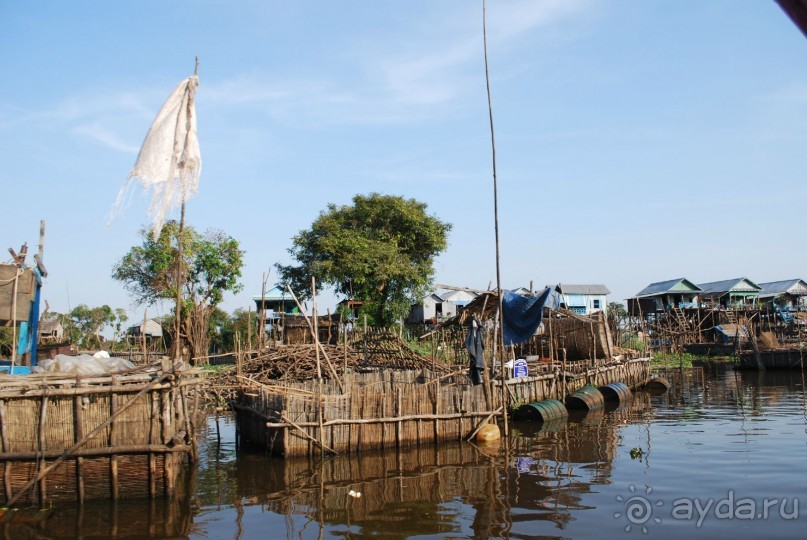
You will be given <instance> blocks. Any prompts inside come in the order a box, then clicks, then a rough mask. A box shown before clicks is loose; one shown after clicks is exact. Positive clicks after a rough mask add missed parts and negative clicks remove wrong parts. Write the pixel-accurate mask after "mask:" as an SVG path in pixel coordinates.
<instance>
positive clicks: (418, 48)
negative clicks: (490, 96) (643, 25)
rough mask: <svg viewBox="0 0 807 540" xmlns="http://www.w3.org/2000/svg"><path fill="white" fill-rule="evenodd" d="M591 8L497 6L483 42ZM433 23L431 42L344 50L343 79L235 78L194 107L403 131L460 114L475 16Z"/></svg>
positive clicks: (472, 80)
mask: <svg viewBox="0 0 807 540" xmlns="http://www.w3.org/2000/svg"><path fill="white" fill-rule="evenodd" d="M591 5H592V0H544V1H536V0H518V1H509V2H497V3H496V4H495V6H490V7H489V8H488V20H489V29H488V39H489V41H490V42H491V43H492V44H495V46H496V47H498V48H500V49H501V50H503V51H504V50H506V49H507V47H509V46H511V45H513V46H515V45H514V42H515V41H516V40H517V39H518V38H520V37H522V36H524V35H526V34H529V33H530V32H532V31H535V30H537V29H541V28H549V27H552V26H553V25H556V24H561V23H567V22H569V21H573V20H575V17H576V16H578V15H579V14H581V13H583V12H585V11H586V10H587V9H589V7H590V6H591ZM440 16H441V17H442V18H443V20H442V21H441V23H440V27H441V28H443V29H444V31H442V32H441V33H440V34H439V35H437V36H435V35H433V34H430V35H428V36H425V35H424V36H421V35H418V32H419V29H417V28H411V29H407V30H409V31H407V32H404V33H403V34H402V35H400V36H398V37H388V38H387V39H385V40H379V44H380V45H379V47H377V48H368V47H367V46H366V43H364V42H362V43H356V44H353V45H352V46H351V45H349V44H345V47H346V48H347V49H350V55H349V56H347V58H349V60H347V61H348V62H350V65H349V66H345V70H346V71H348V72H350V76H345V75H344V73H343V72H340V74H339V75H336V74H332V75H330V76H327V75H318V76H317V77H312V78H300V77H298V76H292V77H287V76H277V75H274V76H272V77H268V76H266V75H264V74H261V73H250V74H240V75H238V76H237V77H234V78H232V79H230V80H226V81H221V82H218V83H213V84H211V85H209V86H207V87H206V97H200V100H204V99H209V100H211V102H214V103H217V104H226V105H231V106H241V107H253V108H255V109H256V110H258V111H260V112H263V113H264V114H268V115H270V116H273V117H275V118H278V119H292V118H293V121H294V122H296V123H299V122H310V121H315V122H316V123H317V124H322V123H345V124H407V123H412V122H418V121H421V120H427V119H433V118H434V116H435V115H445V114H450V112H451V111H452V110H453V109H452V107H449V106H448V105H455V106H461V102H462V98H463V96H466V95H469V93H470V90H469V88H473V87H474V86H473V85H476V87H478V83H479V81H480V79H481V78H482V76H483V72H482V70H481V68H480V66H481V59H482V40H481V10H478V9H474V10H473V11H469V10H468V9H467V4H462V7H461V8H457V9H456V10H454V11H452V12H442V11H441V12H440ZM433 24H434V21H430V27H432V28H433ZM382 45H383V46H382Z"/></svg>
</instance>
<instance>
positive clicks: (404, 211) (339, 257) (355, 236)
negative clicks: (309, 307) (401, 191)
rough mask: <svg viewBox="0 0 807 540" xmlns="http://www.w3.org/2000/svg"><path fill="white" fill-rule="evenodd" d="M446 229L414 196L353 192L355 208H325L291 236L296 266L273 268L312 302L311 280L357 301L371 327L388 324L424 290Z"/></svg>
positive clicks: (285, 281) (286, 282) (447, 228)
mask: <svg viewBox="0 0 807 540" xmlns="http://www.w3.org/2000/svg"><path fill="white" fill-rule="evenodd" d="M450 230H451V225H450V224H448V223H443V222H442V221H440V220H439V219H437V218H436V217H434V216H430V215H428V214H427V213H426V204H424V203H421V202H418V201H416V200H415V199H404V198H403V197H397V196H391V195H380V194H378V193H371V194H370V195H367V196H365V195H356V196H355V197H353V204H352V205H345V206H336V205H334V204H329V205H328V208H327V210H325V211H323V212H321V213H320V215H319V217H318V218H317V219H316V220H314V222H313V223H312V224H311V228H310V229H308V230H304V231H300V233H299V234H297V235H296V236H295V237H294V239H293V245H292V247H291V248H290V249H289V253H290V254H291V256H292V258H293V259H294V260H295V261H297V264H296V265H288V266H284V265H281V264H277V265H276V267H277V270H278V273H279V274H280V282H281V284H282V285H283V286H286V285H288V286H291V288H292V289H293V290H294V291H295V293H296V294H297V295H298V296H300V297H301V298H303V299H307V298H310V296H311V278H312V276H313V277H315V278H316V279H317V289H321V288H324V287H326V286H332V287H334V289H335V290H336V292H337V293H339V294H342V295H344V296H345V297H347V298H355V299H358V300H361V301H362V302H364V305H363V306H362V313H363V314H366V315H367V318H368V322H369V323H370V324H372V325H376V326H387V325H389V324H391V323H393V322H396V321H398V320H400V319H401V318H403V317H404V316H406V314H407V312H408V310H409V306H410V305H411V304H412V302H413V301H415V300H416V299H418V298H420V297H422V296H423V295H425V294H426V292H427V291H428V289H429V287H430V286H431V281H432V277H433V275H434V259H435V258H436V257H437V255H439V254H440V253H441V252H442V251H443V250H444V249H445V248H446V246H447V245H448V240H447V238H448V233H449V231H450Z"/></svg>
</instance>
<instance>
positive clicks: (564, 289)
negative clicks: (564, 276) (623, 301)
mask: <svg viewBox="0 0 807 540" xmlns="http://www.w3.org/2000/svg"><path fill="white" fill-rule="evenodd" d="M555 290H556V291H558V292H559V293H561V294H611V291H609V290H608V287H606V286H605V285H602V284H595V285H571V284H569V283H558V286H557V287H556V288H555Z"/></svg>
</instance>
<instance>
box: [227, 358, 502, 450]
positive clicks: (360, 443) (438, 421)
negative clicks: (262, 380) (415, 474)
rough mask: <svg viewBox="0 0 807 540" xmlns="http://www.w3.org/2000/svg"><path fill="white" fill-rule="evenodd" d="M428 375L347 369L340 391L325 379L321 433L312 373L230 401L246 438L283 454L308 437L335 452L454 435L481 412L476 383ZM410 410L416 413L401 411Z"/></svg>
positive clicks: (485, 410) (306, 444) (304, 446)
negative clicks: (304, 380) (277, 424)
mask: <svg viewBox="0 0 807 540" xmlns="http://www.w3.org/2000/svg"><path fill="white" fill-rule="evenodd" d="M431 380H432V379H431V377H430V376H429V375H428V374H424V372H421V371H390V370H386V371H376V372H371V373H362V374H352V375H350V377H349V379H348V382H346V388H345V393H344V394H341V393H340V392H339V389H338V386H337V385H336V383H335V382H332V381H325V382H323V389H322V393H323V400H322V403H323V407H322V422H323V424H324V429H323V430H322V433H320V428H319V420H320V419H319V408H318V402H319V401H318V397H317V392H318V388H319V387H318V383H317V382H316V381H309V382H307V383H297V384H294V385H288V386H284V387H267V386H264V387H256V388H250V389H249V390H247V391H244V392H242V394H241V396H240V397H239V399H238V401H237V403H236V404H235V409H236V412H238V421H239V424H238V427H239V435H240V437H241V440H242V442H245V443H247V444H248V445H250V446H253V447H256V448H259V449H261V450H263V451H267V452H272V453H275V454H279V455H284V456H300V455H313V454H315V453H318V452H319V451H320V449H319V446H318V445H317V444H316V443H315V440H321V441H322V443H323V444H324V445H325V446H327V447H329V448H331V449H333V450H335V451H336V452H339V453H342V452H355V451H361V450H369V449H378V448H390V447H406V446H411V445H416V444H432V443H434V442H436V441H441V440H462V439H463V438H464V437H466V436H468V434H470V433H471V432H472V431H473V430H474V429H475V428H476V427H477V426H478V425H479V423H480V422H481V421H482V420H483V419H484V418H485V417H487V416H489V411H490V410H492V409H491V408H490V407H489V406H488V405H487V404H486V401H485V396H484V390H483V388H482V386H472V385H470V384H456V383H455V384H451V385H441V384H440V383H439V382H430V381H431ZM412 416H416V417H419V418H407V417H412ZM379 419H387V421H379ZM351 420H373V421H372V422H369V423H350V421H351ZM267 422H288V423H289V424H292V423H293V424H296V425H297V426H300V427H301V428H302V430H301V429H296V428H269V429H267V428H266V423H267ZM329 422H333V424H330V425H329ZM303 432H305V434H304V433H303Z"/></svg>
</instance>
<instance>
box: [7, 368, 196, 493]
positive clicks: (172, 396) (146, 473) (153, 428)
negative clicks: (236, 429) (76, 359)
mask: <svg viewBox="0 0 807 540" xmlns="http://www.w3.org/2000/svg"><path fill="white" fill-rule="evenodd" d="M202 383H203V379H202V376H201V374H200V372H199V371H197V370H174V369H172V368H171V367H170V366H167V365H166V366H160V365H151V366H143V367H140V368H135V369H133V370H127V371H122V372H117V373H111V374H106V375H99V376H86V375H85V376H82V375H72V374H63V373H45V374H34V375H25V376H0V444H1V445H2V447H1V448H0V449H1V450H2V452H0V476H2V497H3V500H4V503H5V505H12V504H14V503H16V502H18V501H20V502H22V501H35V502H38V503H39V504H40V505H44V504H46V503H50V502H54V501H63V500H71V499H72V500H77V501H78V502H83V501H84V500H87V499H98V498H111V499H119V498H129V497H142V496H148V497H156V496H159V495H165V496H168V497H173V496H174V495H177V494H178V493H177V491H176V489H177V487H178V484H177V478H178V476H179V474H180V471H181V465H182V462H183V460H184V459H186V458H187V459H189V460H191V461H193V460H195V459H196V451H195V437H196V425H195V421H194V415H195V413H196V411H198V400H199V398H200V395H201V387H202Z"/></svg>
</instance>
